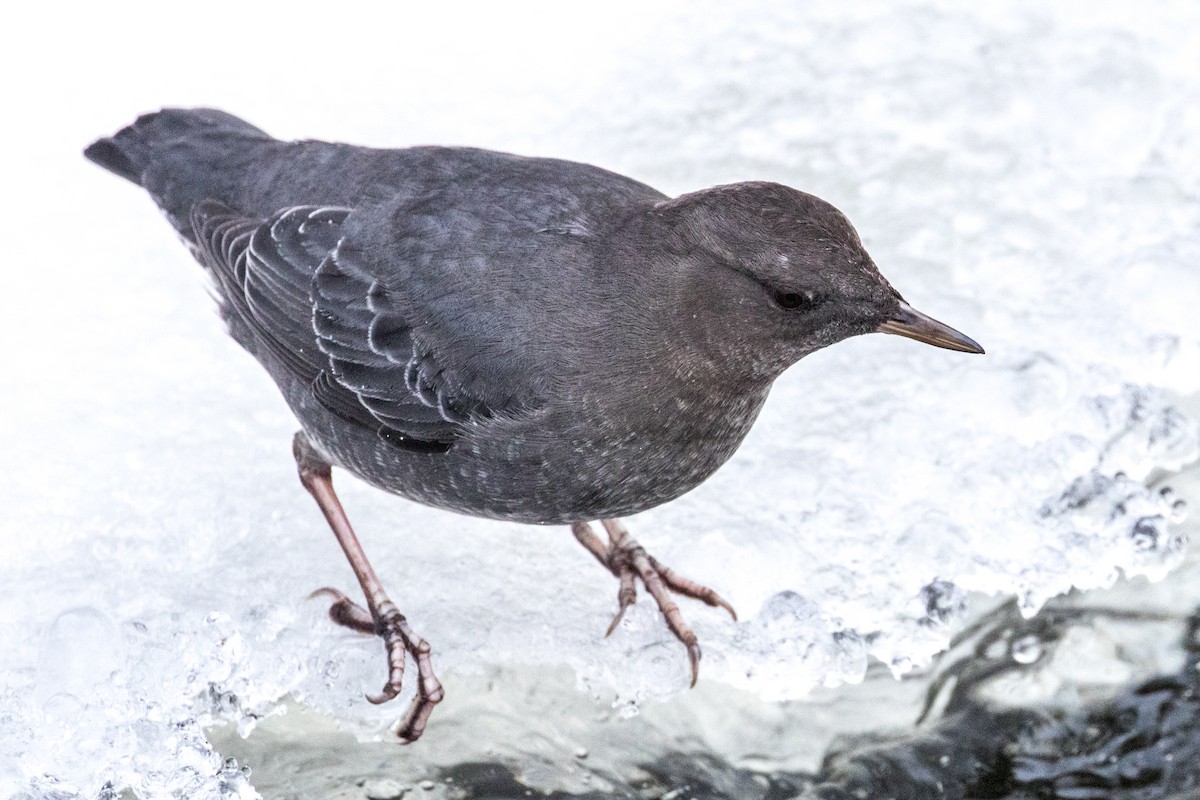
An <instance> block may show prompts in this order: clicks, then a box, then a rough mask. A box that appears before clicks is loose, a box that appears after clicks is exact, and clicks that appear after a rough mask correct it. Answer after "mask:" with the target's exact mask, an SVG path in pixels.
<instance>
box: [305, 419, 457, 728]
mask: <svg viewBox="0 0 1200 800" xmlns="http://www.w3.org/2000/svg"><path fill="white" fill-rule="evenodd" d="M292 454H293V455H294V456H295V457H296V467H297V469H298V470H299V472H300V482H301V483H302V484H304V488H305V489H307V490H308V493H309V494H311V495H312V496H313V499H314V500H316V501H317V505H318V506H320V507H321V512H322V513H323V514H324V515H325V519H326V520H327V521H328V522H329V527H330V528H332V529H333V535H334V536H336V537H337V540H338V544H340V545H341V546H342V551H343V552H344V553H345V554H346V559H347V560H348V561H349V562H350V568H351V569H353V570H354V575H355V577H357V578H358V583H359V585H360V586H362V590H363V595H364V596H365V597H366V599H367V607H366V608H365V609H364V608H362V607H361V606H359V605H357V604H356V603H354V601H352V600H351V599H350V598H349V597H347V596H346V595H344V594H342V593H341V592H339V591H338V590H337V589H330V588H324V589H318V590H317V591H315V592H313V593H312V596H314V597H315V596H317V595H322V594H324V595H329V596H331V597H332V598H333V605H331V606H330V607H329V617H330V619H332V620H333V621H334V622H336V623H338V624H339V625H344V626H345V627H347V628H352V629H354V630H356V631H360V632H362V633H369V634H374V635H376V636H379V637H380V638H382V639H383V643H384V649H385V651H386V653H387V661H388V679H387V683H385V684H384V685H383V690H382V691H381V692H380V693H379V694H377V695H367V699H368V700H370V701H371V702H372V703H384V702H387V701H388V700H391V699H392V698H394V697H395V696H396V695H397V694H399V693H400V686H401V683H402V682H403V680H404V657H405V653H406V652H407V653H410V654H411V655H412V657H413V661H415V662H416V663H417V678H418V683H417V696H416V697H415V698H413V703H412V706H411V707H410V708H409V710H408V713H407V714H405V716H404V717H403V718H402V719H401V720H400V721H399V722H398V723H397V724H396V727H395V729H394V730H395V732H396V735H397V736H398V737H399V738H400V739H402V740H404V741H405V742H412V741H416V739H417V738H419V737H420V735H421V734H422V733H423V732H424V730H425V723H426V721H427V720H428V719H429V715H430V714H431V713H433V707H434V706H435V705H437V703H439V702H441V700H442V698H443V697H444V696H445V692H444V691H443V690H442V684H441V683H440V682H439V681H438V679H437V677H436V676H435V675H434V674H433V665H432V663H431V662H430V658H429V653H430V648H429V643H428V642H426V641H425V640H424V639H422V638H421V637H420V636H418V635H417V634H416V633H414V632H413V630H412V628H410V627H409V626H408V621H407V620H406V619H405V618H404V615H403V614H401V613H400V610H399V609H397V608H396V606H395V604H394V603H392V601H391V599H389V598H388V596H387V592H385V591H384V589H383V584H382V583H381V582H380V580H379V576H378V575H376V574H375V570H374V569H373V568H372V567H371V564H370V562H369V561H367V554H366V553H365V552H364V551H363V549H362V545H361V544H359V542H358V537H357V536H355V535H354V529H353V528H351V527H350V520H349V519H347V518H346V512H345V510H344V509H343V508H342V503H341V501H340V500H338V497H337V494H336V493H335V492H334V490H333V476H332V470H331V469H330V465H329V463H328V462H327V461H325V460H324V459H323V458H321V456H320V455H318V454H317V452H316V450H314V449H313V446H312V445H311V444H309V442H308V439H306V438H305V436H304V434H303V433H302V432H301V433H297V434H296V438H295V439H294V440H293V442H292Z"/></svg>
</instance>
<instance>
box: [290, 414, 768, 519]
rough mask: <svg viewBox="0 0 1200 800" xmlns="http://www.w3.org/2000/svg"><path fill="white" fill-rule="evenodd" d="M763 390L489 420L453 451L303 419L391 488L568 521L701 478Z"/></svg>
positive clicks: (678, 491) (446, 504) (333, 449)
mask: <svg viewBox="0 0 1200 800" xmlns="http://www.w3.org/2000/svg"><path fill="white" fill-rule="evenodd" d="M763 399H765V392H764V393H763V395H761V396H757V397H749V398H745V399H740V400H737V401H736V402H730V403H727V404H726V405H725V406H724V407H722V408H720V409H719V410H712V411H710V413H706V414H703V415H692V416H688V415H678V414H677V415H674V416H668V417H654V418H650V419H648V420H645V421H644V422H643V424H641V425H624V424H621V421H620V417H619V416H618V417H615V418H613V417H605V418H604V420H606V421H597V418H596V417H589V416H587V415H578V414H575V413H567V412H563V413H561V414H559V415H551V418H544V417H534V418H531V419H529V420H518V421H505V422H501V423H496V424H491V423H484V424H483V425H481V426H479V428H478V429H476V430H473V431H470V432H468V433H467V434H466V435H465V436H464V437H463V438H462V439H461V440H460V441H458V442H456V443H455V444H454V446H452V447H451V448H450V450H449V451H447V452H445V453H418V452H411V451H407V450H403V449H400V448H397V447H395V446H394V445H392V444H389V443H387V442H385V441H383V440H381V439H379V438H378V437H376V436H375V435H374V433H373V432H370V431H366V430H364V429H362V428H360V427H358V426H353V425H349V424H347V423H345V422H344V421H343V420H341V419H339V418H337V417H332V416H331V415H322V414H317V415H315V416H317V417H318V418H316V419H312V418H309V419H305V418H304V417H303V416H302V418H301V421H302V423H304V427H305V431H306V433H308V435H309V436H310V438H312V439H313V440H314V441H315V443H316V444H317V445H318V447H319V448H320V449H321V450H322V451H324V452H325V453H326V454H327V455H328V456H329V457H330V460H331V461H333V463H335V464H336V465H338V466H341V467H343V468H345V469H347V470H348V471H350V472H352V473H353V474H355V475H357V476H358V477H360V478H362V479H363V480H365V481H367V482H368V483H371V484H373V485H375V486H377V487H379V488H381V489H384V490H385V491H388V492H391V493H393V494H398V495H401V496H402V497H406V498H408V499H410V500H415V501H417V502H420V503H424V504H426V505H431V506H435V507H438V508H444V509H448V510H451V511H457V512H460V513H464V514H469V515H472V516H479V517H488V518H492V519H502V520H510V521H517V522H526V523H533V524H560V523H567V522H571V521H574V520H594V519H601V518H606V517H621V516H627V515H629V514H634V513H637V512H639V511H644V510H646V509H648V508H653V507H654V506H657V505H660V504H662V503H665V502H667V501H669V500H673V499H675V498H676V497H679V496H680V495H682V494H684V493H685V492H687V491H689V490H691V489H693V488H695V487H696V486H698V485H699V484H700V483H701V482H703V481H704V480H705V479H706V478H708V477H709V476H710V475H712V473H713V472H715V471H716V470H717V468H719V467H720V466H721V465H722V464H723V463H725V461H726V460H728V459H729V457H730V456H732V455H733V453H734V451H736V449H737V447H738V445H740V444H741V442H742V439H743V438H744V437H745V435H746V433H747V432H748V431H749V429H750V426H751V425H752V424H753V422H754V419H755V418H756V417H757V415H758V411H759V409H760V408H761V406H762V401H763ZM306 416H309V415H306Z"/></svg>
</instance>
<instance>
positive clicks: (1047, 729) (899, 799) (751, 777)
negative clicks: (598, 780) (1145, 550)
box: [438, 605, 1200, 800]
mask: <svg viewBox="0 0 1200 800" xmlns="http://www.w3.org/2000/svg"><path fill="white" fill-rule="evenodd" d="M1105 616H1112V617H1115V618H1119V619H1121V620H1123V621H1127V622H1137V621H1139V616H1138V615H1137V614H1133V613H1131V612H1128V611H1121V610H1103V609H1086V608H1071V607H1062V608H1050V609H1047V610H1046V611H1044V612H1043V614H1042V615H1040V616H1039V617H1037V618H1035V619H1033V620H1023V619H1021V617H1020V616H1019V614H1017V613H1016V610H1015V606H1014V605H1008V606H1005V607H1003V608H1002V609H1000V610H999V611H997V612H996V613H995V614H993V615H991V616H990V617H989V618H988V619H986V620H984V621H982V622H981V623H980V624H978V625H976V626H973V627H972V628H971V629H970V630H968V631H966V632H965V635H964V636H962V637H960V641H959V642H958V646H957V648H956V649H959V650H967V651H968V652H969V653H970V657H963V658H961V659H958V660H955V659H947V660H946V662H945V664H946V666H945V668H944V669H943V670H942V671H941V673H940V674H939V675H938V676H937V678H936V679H935V680H934V681H933V682H932V683H931V686H930V692H929V700H930V707H932V705H933V703H934V702H938V703H944V706H943V709H942V711H941V712H940V714H939V719H938V720H937V722H936V723H934V724H932V725H931V726H928V727H924V726H922V727H916V726H914V728H913V729H912V730H909V731H902V732H890V733H884V732H868V733H862V734H859V735H854V736H849V737H845V738H843V739H842V740H840V741H836V742H835V743H834V744H833V745H832V746H831V747H830V748H829V750H828V752H827V753H826V755H825V758H824V760H823V763H822V764H821V767H820V769H819V770H817V771H816V772H813V773H807V772H770V773H767V772H757V771H753V770H748V769H739V768H737V767H736V766H734V765H732V764H730V763H728V762H727V761H724V760H722V759H721V758H719V757H717V756H714V755H712V754H707V753H688V752H677V753H670V754H668V755H665V756H662V757H660V758H658V759H657V760H655V761H653V762H650V763H645V764H642V765H641V772H642V773H643V774H644V775H645V776H646V777H643V778H641V779H639V780H637V781H633V782H630V783H627V784H624V785H621V786H618V787H616V788H615V789H613V790H606V791H596V792H589V793H585V794H582V795H580V794H568V793H566V792H561V791H557V792H550V793H545V792H542V791H538V790H536V789H533V788H531V787H530V786H528V785H526V784H524V783H522V782H521V781H520V780H519V779H518V778H517V777H516V776H515V775H514V773H513V772H512V771H510V770H509V769H508V768H506V767H505V766H503V765H501V764H498V763H466V764H461V765H458V766H456V767H453V768H451V769H447V770H443V771H442V773H441V774H440V775H439V776H438V778H439V782H441V783H442V784H444V785H451V786H453V787H455V791H454V794H455V795H457V796H458V797H462V798H475V799H477V800H508V799H510V798H511V799H512V800H518V799H519V798H530V797H534V798H555V799H558V798H567V797H581V798H588V800H602V799H603V800H608V799H609V798H614V799H615V798H621V799H622V800H624V799H625V798H629V799H630V800H633V799H634V798H664V799H670V798H681V799H682V798H694V799H695V800H735V798H736V799H738V800H784V798H821V799H822V800H861V799H862V798H895V799H896V800H919V799H920V798H950V799H957V798H962V799H963V800H968V799H969V800H975V799H978V800H984V799H985V798H988V799H993V798H996V799H998V798H1004V799H1005V800H1009V799H1011V800H1017V798H1062V799H1063V800H1101V798H1120V799H1121V800H1160V799H1161V800H1167V799H1168V798H1170V799H1171V800H1183V798H1191V797H1200V788H1198V787H1200V670H1198V667H1200V610H1198V611H1197V612H1196V613H1194V614H1192V615H1191V616H1190V617H1188V618H1187V619H1186V620H1183V621H1182V624H1181V625H1180V627H1181V629H1182V630H1181V631H1180V638H1181V645H1182V648H1183V650H1184V652H1185V653H1186V654H1187V655H1186V658H1185V659H1184V663H1183V665H1182V667H1181V669H1179V670H1178V671H1177V672H1173V673H1168V674H1163V675H1158V676H1155V677H1153V678H1151V679H1149V680H1142V681H1138V682H1135V683H1132V684H1130V685H1128V686H1126V687H1125V688H1123V689H1121V690H1120V691H1119V692H1117V693H1115V694H1114V695H1113V696H1111V697H1108V698H1106V699H1103V700H1100V701H1096V702H1092V703H1089V704H1088V705H1087V706H1086V707H1084V708H1082V709H1079V710H1077V711H1074V712H1070V713H1056V712H1054V711H1051V710H1046V709H1038V708H1003V709H1002V708H999V707H997V706H996V705H995V704H994V703H993V702H991V701H989V700H988V699H986V698H985V697H984V693H985V690H986V688H987V686H988V685H989V684H990V683H992V682H994V681H995V680H997V679H998V678H1000V677H1002V676H1006V675H1008V674H1009V673H1012V672H1019V671H1022V670H1028V669H1036V661H1035V662H1034V663H1032V664H1022V663H1021V661H1020V660H1017V659H1014V658H1013V657H1012V655H1011V654H1012V652H1013V651H1012V649H1011V648H1010V647H1005V648H1002V649H1001V652H1002V653H1003V654H1002V655H999V656H997V657H993V658H989V657H987V655H986V654H987V653H988V652H994V651H996V650H997V648H995V647H993V645H995V644H996V643H998V642H1005V641H1007V642H1009V643H1011V642H1021V641H1025V642H1030V641H1034V640H1036V641H1037V642H1038V646H1039V647H1040V648H1042V650H1043V653H1045V652H1048V651H1050V650H1052V649H1053V648H1054V647H1055V646H1056V644H1057V642H1058V641H1059V638H1060V635H1061V634H1062V633H1063V632H1064V631H1066V630H1067V628H1068V626H1069V625H1071V624H1076V623H1079V622H1080V621H1082V620H1085V619H1089V618H1090V619H1096V618H1101V617H1105ZM1147 619H1148V620H1152V621H1155V622H1160V621H1161V617H1160V616H1159V615H1151V616H1148V617H1147ZM952 652H953V651H952ZM1022 660H1024V659H1022ZM943 694H944V695H945V696H944V697H943V696H942V695H943ZM927 711H928V709H927Z"/></svg>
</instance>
